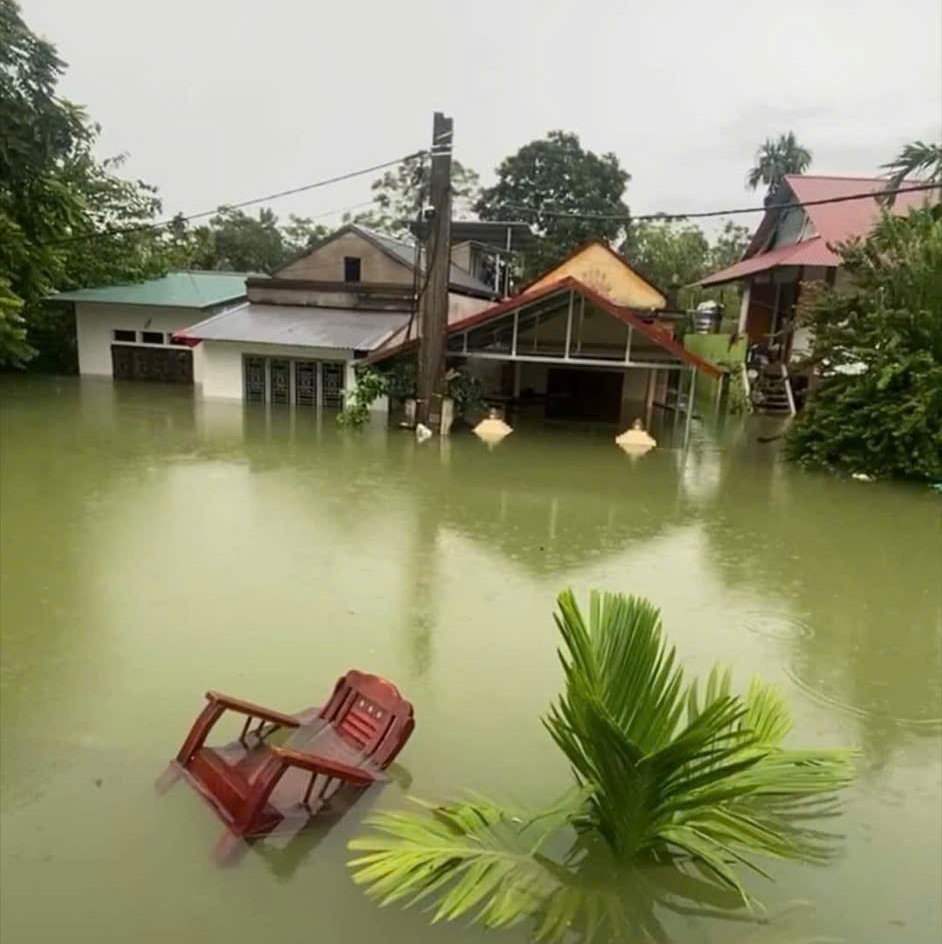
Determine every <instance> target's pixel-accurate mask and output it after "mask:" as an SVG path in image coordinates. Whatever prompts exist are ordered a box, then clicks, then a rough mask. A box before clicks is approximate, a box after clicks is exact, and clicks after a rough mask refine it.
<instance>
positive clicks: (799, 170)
mask: <svg viewBox="0 0 942 944" xmlns="http://www.w3.org/2000/svg"><path fill="white" fill-rule="evenodd" d="M811 158H812V154H811V151H809V150H808V149H807V148H806V147H802V146H801V145H800V144H799V143H798V139H797V138H796V137H795V132H794V131H789V132H788V133H787V134H780V135H779V136H778V138H774V139H773V138H766V139H765V143H764V144H763V145H762V146H761V147H760V148H759V150H758V151H756V157H755V160H756V163H755V166H754V167H753V168H752V169H751V170H750V171H749V173H748V174H747V175H746V184H747V185H748V187H749V188H750V190H756V189H758V187H759V185H760V184H765V185H766V186H767V187H768V191H767V193H766V196H765V201H766V203H768V202H769V199H770V198H771V197H772V195H773V194H774V193H775V191H776V190H777V189H778V187H779V185H780V184H781V182H782V178H783V177H784V176H785V175H786V174H803V173H804V172H805V171H806V170H807V169H808V168H809V167H810V166H811Z"/></svg>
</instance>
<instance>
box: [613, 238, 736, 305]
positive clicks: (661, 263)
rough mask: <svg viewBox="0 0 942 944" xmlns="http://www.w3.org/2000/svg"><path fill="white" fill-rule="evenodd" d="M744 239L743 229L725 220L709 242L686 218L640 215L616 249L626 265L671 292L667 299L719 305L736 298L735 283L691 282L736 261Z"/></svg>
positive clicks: (691, 303) (690, 303)
mask: <svg viewBox="0 0 942 944" xmlns="http://www.w3.org/2000/svg"><path fill="white" fill-rule="evenodd" d="M748 240H749V230H748V229H746V227H745V226H739V225H737V224H736V223H733V222H730V221H728V222H727V223H726V225H725V226H724V227H723V230H722V231H721V232H720V234H719V236H718V237H717V239H716V241H715V242H714V243H712V244H711V243H710V242H709V241H708V239H707V237H706V235H705V234H704V233H703V231H702V230H701V229H700V227H699V226H696V225H694V224H692V223H687V222H684V221H682V220H678V221H673V220H644V221H639V222H636V223H632V224H631V226H630V227H629V228H628V234H627V236H626V238H625V241H624V242H623V243H622V245H621V247H620V249H619V252H620V253H621V255H623V256H624V257H625V259H626V261H627V262H628V264H629V265H631V266H632V267H633V268H636V269H637V270H638V272H640V273H641V274H642V275H643V276H645V277H646V278H648V279H650V280H651V281H652V282H653V283H654V284H655V285H657V286H658V287H659V288H660V289H661V290H662V291H665V292H667V293H668V294H669V295H670V296H671V298H670V304H672V305H676V306H677V307H679V308H693V307H695V306H696V304H697V303H698V302H701V301H704V300H705V299H707V298H709V299H713V300H715V301H718V302H720V303H722V304H723V305H724V307H725V306H728V305H729V304H734V303H735V302H736V300H737V299H738V290H737V289H735V288H731V287H728V286H726V287H722V288H719V289H716V288H713V289H704V288H700V287H699V286H696V285H694V283H695V282H697V281H699V280H700V279H702V278H703V277H704V276H705V275H707V274H709V273H710V272H715V271H717V270H718V269H723V268H725V267H726V266H728V265H732V263H733V262H736V261H738V259H740V258H741V256H742V253H743V251H744V249H745V247H746V245H747V243H748Z"/></svg>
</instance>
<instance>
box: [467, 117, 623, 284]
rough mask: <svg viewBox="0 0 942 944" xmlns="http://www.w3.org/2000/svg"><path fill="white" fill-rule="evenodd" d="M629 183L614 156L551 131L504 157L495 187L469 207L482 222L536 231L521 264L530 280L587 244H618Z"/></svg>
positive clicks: (576, 139)
mask: <svg viewBox="0 0 942 944" xmlns="http://www.w3.org/2000/svg"><path fill="white" fill-rule="evenodd" d="M630 179H631V175H630V174H629V173H628V172H627V171H626V170H624V169H623V168H622V166H621V164H620V163H619V160H618V158H617V157H616V156H615V155H614V154H611V153H609V154H602V155H599V154H594V153H593V152H592V151H587V150H585V149H584V148H583V147H582V145H581V143H580V142H579V138H578V136H577V135H575V134H571V133H569V132H565V131H551V132H550V133H549V134H548V135H547V136H546V137H545V138H542V139H540V140H537V141H531V142H530V143H529V144H525V145H524V146H523V147H522V148H520V150H519V151H517V153H516V154H512V155H511V156H510V157H508V158H505V160H504V161H503V162H502V163H501V164H500V166H499V167H498V168H497V183H496V184H495V185H494V186H493V187H488V188H487V189H485V190H484V191H483V192H482V193H481V196H480V198H479V199H478V200H477V202H476V203H475V206H474V208H475V210H476V211H477V212H478V214H479V215H480V217H481V219H484V220H524V221H525V222H527V223H530V224H531V225H532V226H534V227H535V229H536V230H537V232H538V233H539V234H540V235H541V236H542V239H541V240H539V242H538V243H537V244H536V245H535V246H534V248H533V249H532V251H530V252H529V253H528V255H527V257H526V259H525V260H524V268H525V275H527V276H532V275H535V274H537V273H539V271H541V270H542V269H545V268H547V267H549V266H551V265H552V264H553V263H555V262H558V261H559V260H560V259H562V258H563V257H564V256H565V255H566V254H567V253H569V252H571V251H572V250H573V249H575V248H576V247H577V246H579V245H581V244H582V243H584V242H587V241H588V240H590V239H602V240H606V241H607V242H612V243H614V242H615V241H617V240H618V238H619V237H620V236H621V235H622V234H623V232H624V228H625V225H626V223H627V219H628V206H627V205H626V204H625V203H624V201H623V199H622V198H623V196H624V193H625V187H626V186H627V184H628V181H629V180H630ZM557 213H563V214H566V213H572V214H597V215H602V216H616V217H619V219H615V220H599V219H573V218H572V217H567V216H558V215H556V214H557Z"/></svg>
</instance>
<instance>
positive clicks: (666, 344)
mask: <svg viewBox="0 0 942 944" xmlns="http://www.w3.org/2000/svg"><path fill="white" fill-rule="evenodd" d="M564 291H567V292H568V291H575V292H578V293H579V294H580V295H582V296H584V297H585V298H586V300H587V301H590V302H592V304H594V305H595V306H596V307H597V308H600V309H602V310H603V311H605V312H607V313H608V314H610V315H612V317H614V318H617V319H618V320H619V321H623V322H624V323H625V324H627V325H630V326H631V327H632V328H633V329H634V330H635V331H638V332H639V333H640V334H643V335H645V337H647V338H649V339H650V340H652V341H653V342H654V343H655V344H656V345H658V347H660V348H663V349H664V350H665V351H669V352H670V353H671V354H673V355H674V356H675V357H677V358H679V359H680V360H682V361H686V362H687V363H688V364H690V365H691V366H693V367H696V368H697V369H698V370H701V371H703V372H704V373H705V374H707V375H709V376H710V377H719V376H720V375H721V374H722V373H723V371H722V370H720V368H719V367H717V366H716V365H715V364H712V363H710V361H708V360H705V359H704V358H702V357H698V356H697V355H696V354H693V353H691V352H690V351H688V350H687V349H686V348H685V347H684V346H683V345H682V344H680V343H678V342H677V341H676V340H674V338H673V337H672V336H671V335H670V334H668V333H667V332H665V331H664V330H662V329H661V328H658V327H657V326H655V325H652V324H649V323H648V322H646V321H644V320H643V319H642V317H641V315H639V314H638V313H637V312H634V311H632V310H631V309H629V308H623V307H621V306H619V305H615V304H614V303H613V302H610V301H609V300H608V299H607V298H606V297H605V296H604V295H601V294H600V293H599V292H596V291H595V290H594V289H591V288H589V286H588V285H586V284H585V283H584V282H580V281H579V280H578V279H577V278H575V277H574V276H571V275H567V276H566V277H565V278H562V279H560V280H559V281H558V282H551V283H550V284H549V285H544V286H543V287H542V288H539V289H536V290H534V291H532V292H524V293H523V294H521V295H514V296H513V297H511V298H505V299H504V300H503V301H501V302H498V303H497V304H496V305H492V306H491V307H490V308H485V309H484V311H480V312H477V313H476V314H474V315H470V316H469V317H467V318H463V319H462V320H460V321H455V322H453V323H451V324H449V325H448V334H449V335H453V334H460V333H461V332H463V331H467V330H468V329H469V328H474V327H477V326H478V325H481V324H484V323H485V322H488V321H492V320H493V319H495V318H499V317H501V315H505V314H507V313H508V312H511V311H514V310H515V309H517V308H522V307H523V306H524V305H532V304H533V303H534V302H538V301H541V300H542V299H544V298H549V297H551V296H553V295H557V294H559V293H560V292H564ZM398 337H399V338H401V337H402V334H401V333H400V334H399V335H398ZM418 343H419V342H418V339H417V338H412V339H410V340H408V341H404V340H399V341H398V342H397V336H395V335H394V336H393V337H392V338H390V339H389V341H388V342H387V343H386V344H385V345H384V346H383V347H380V348H379V349H378V350H375V351H373V353H372V354H370V355H369V356H368V357H367V358H366V359H365V362H366V363H368V364H375V363H377V362H378V361H383V360H387V359H388V358H390V357H394V356H396V355H397V354H402V353H404V352H405V351H408V350H411V349H412V348H414V347H417V346H418Z"/></svg>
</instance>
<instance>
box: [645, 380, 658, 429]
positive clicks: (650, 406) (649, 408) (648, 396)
mask: <svg viewBox="0 0 942 944" xmlns="http://www.w3.org/2000/svg"><path fill="white" fill-rule="evenodd" d="M657 375H658V371H657V369H656V368H652V369H651V370H649V371H648V389H647V391H646V392H645V395H644V428H645V429H646V430H650V429H651V417H652V416H653V415H654V392H655V390H656V389H657Z"/></svg>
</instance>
